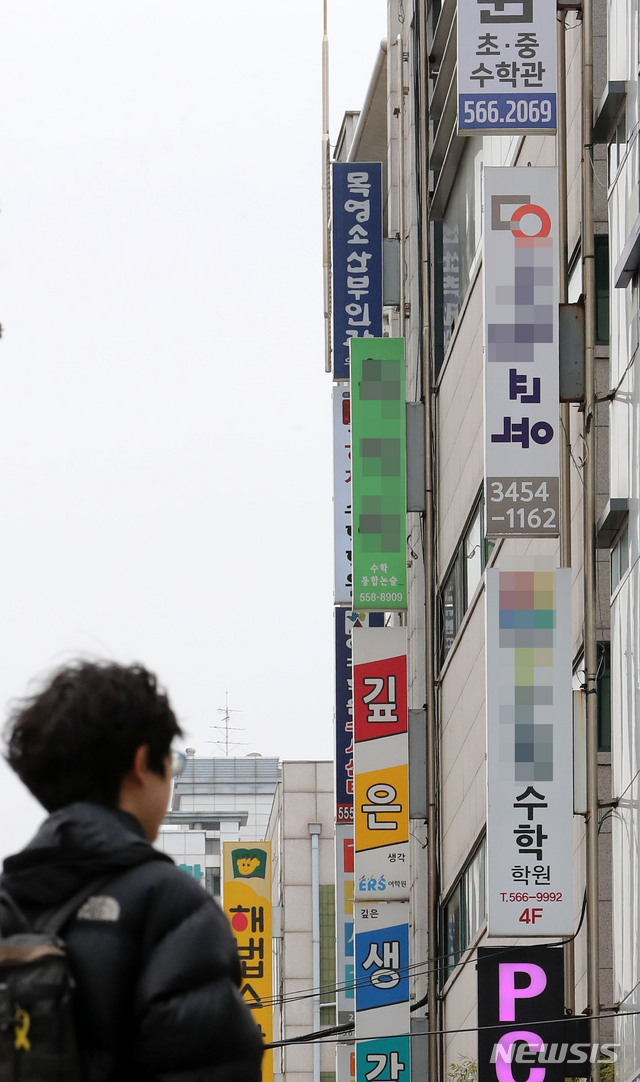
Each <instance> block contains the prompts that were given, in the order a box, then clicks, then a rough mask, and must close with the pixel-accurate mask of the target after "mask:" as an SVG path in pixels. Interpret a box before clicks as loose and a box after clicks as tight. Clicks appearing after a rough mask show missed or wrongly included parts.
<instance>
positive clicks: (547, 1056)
mask: <svg viewBox="0 0 640 1082" xmlns="http://www.w3.org/2000/svg"><path fill="white" fill-rule="evenodd" d="M477 970H478V1082H512V1080H514V1079H519V1078H523V1079H524V1078H527V1079H529V1080H531V1082H533V1080H534V1079H537V1080H538V1082H564V1079H565V1078H566V1077H567V1076H568V1077H569V1078H574V1077H578V1078H581V1077H583V1078H586V1077H588V1075H589V1072H590V1061H592V1049H591V1043H590V1039H589V1019H588V1018H584V1017H580V1018H573V1017H568V1016H565V1006H564V961H563V952H562V947H551V946H535V947H533V946H528V947H480V948H478V963H477ZM605 1047H606V1046H604V1045H603V1046H601V1048H600V1049H597V1050H596V1055H602V1053H603V1052H604V1050H605ZM614 1059H615V1055H614Z"/></svg>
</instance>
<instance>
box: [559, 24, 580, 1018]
mask: <svg viewBox="0 0 640 1082" xmlns="http://www.w3.org/2000/svg"><path fill="white" fill-rule="evenodd" d="M565 26H566V15H565V13H564V11H559V12H558V16H557V35H558V114H557V115H558V135H557V142H556V146H557V154H558V158H557V160H558V197H559V198H558V208H559V214H558V234H559V237H558V239H559V249H560V274H559V291H558V292H559V297H560V303H561V304H566V302H567V294H568V288H567V286H568V282H567V277H568V276H567V263H568V242H567V94H566V79H567V56H566V48H565ZM560 420H561V423H562V438H561V440H560V500H561V505H560V566H561V567H571V429H570V425H571V412H570V407H569V403H568V402H561V403H560ZM564 983H565V1005H566V1006H567V1007H568V1009H569V1010H570V1011H571V1013H572V1014H574V1013H575V986H576V966H575V943H574V941H573V939H569V940H568V941H567V942H566V943H565V945H564Z"/></svg>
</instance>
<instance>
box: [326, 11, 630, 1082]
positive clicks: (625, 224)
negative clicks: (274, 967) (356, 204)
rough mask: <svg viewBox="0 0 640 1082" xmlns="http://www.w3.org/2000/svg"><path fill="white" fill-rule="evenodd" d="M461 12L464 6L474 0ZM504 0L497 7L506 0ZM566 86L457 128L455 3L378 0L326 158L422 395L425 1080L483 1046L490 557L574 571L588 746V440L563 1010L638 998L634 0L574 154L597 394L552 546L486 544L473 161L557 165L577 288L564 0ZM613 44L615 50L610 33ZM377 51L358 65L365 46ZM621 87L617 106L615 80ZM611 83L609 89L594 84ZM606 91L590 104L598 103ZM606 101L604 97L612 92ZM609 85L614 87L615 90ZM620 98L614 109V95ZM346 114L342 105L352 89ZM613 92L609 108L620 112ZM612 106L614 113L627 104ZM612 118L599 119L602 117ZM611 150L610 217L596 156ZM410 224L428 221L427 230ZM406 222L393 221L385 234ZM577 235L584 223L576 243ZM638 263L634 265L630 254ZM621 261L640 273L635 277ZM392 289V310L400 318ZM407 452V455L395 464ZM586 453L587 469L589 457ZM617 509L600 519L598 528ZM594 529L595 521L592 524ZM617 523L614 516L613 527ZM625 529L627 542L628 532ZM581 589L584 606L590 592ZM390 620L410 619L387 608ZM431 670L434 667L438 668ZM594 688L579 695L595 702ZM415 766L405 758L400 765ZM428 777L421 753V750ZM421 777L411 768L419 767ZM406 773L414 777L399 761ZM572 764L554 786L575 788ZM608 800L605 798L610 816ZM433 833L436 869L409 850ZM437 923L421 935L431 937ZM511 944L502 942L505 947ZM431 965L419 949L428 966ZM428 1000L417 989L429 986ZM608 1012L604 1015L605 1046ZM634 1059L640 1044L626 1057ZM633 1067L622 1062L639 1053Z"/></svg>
mask: <svg viewBox="0 0 640 1082" xmlns="http://www.w3.org/2000/svg"><path fill="white" fill-rule="evenodd" d="M474 6H475V5H474ZM503 9H504V6H503ZM558 11H559V15H558V19H559V42H560V50H559V52H560V57H561V67H560V83H561V87H562V89H563V90H564V91H565V94H566V127H565V128H564V129H563V128H562V125H561V130H560V134H559V135H558V137H557V138H556V136H554V135H520V136H503V137H498V136H493V135H484V136H483V135H475V136H462V135H460V134H458V131H457V126H456V3H455V0H443V2H440V0H432V2H428V3H426V4H419V3H418V2H417V0H389V3H388V27H387V31H388V32H387V42H386V43H384V44H383V45H382V47H381V49H380V53H379V55H378V57H377V60H375V66H374V68H373V73H372V79H371V83H370V87H369V91H368V93H367V96H366V98H365V101H364V102H363V103H362V108H361V111H360V113H359V114H357V113H354V112H349V113H347V114H346V116H345V120H344V123H343V126H342V130H341V132H340V133H339V135H338V138H337V141H336V151H335V160H338V161H343V162H351V161H353V162H358V161H360V162H373V161H380V160H381V161H382V162H383V167H384V168H383V175H384V178H385V187H384V190H383V206H384V222H383V235H384V236H385V237H386V238H388V240H389V241H390V243H391V244H392V245H393V243H394V242H395V244H396V246H397V245H398V244H400V246H401V252H402V255H401V259H400V261H399V262H400V266H401V274H402V276H403V282H402V285H403V289H402V291H400V290H399V288H398V284H397V283H396V287H395V289H396V291H395V303H394V297H393V290H390V289H389V284H388V283H387V287H386V288H387V294H386V302H387V303H386V306H385V308H384V315H383V324H384V333H385V334H389V335H390V336H393V337H396V336H398V337H404V339H405V343H406V358H407V372H406V376H407V388H408V391H407V398H408V399H409V400H410V401H412V402H415V403H420V402H422V403H425V402H426V406H427V407H428V409H427V416H428V417H429V416H430V418H431V422H432V431H431V438H430V439H429V440H428V441H427V442H428V450H429V451H430V453H431V454H432V463H431V467H432V468H431V472H430V474H428V475H427V477H426V485H425V488H426V490H427V491H426V498H425V504H424V506H425V510H424V511H413V512H410V513H408V515H407V535H408V540H407V566H408V569H409V570H408V575H409V605H408V611H407V613H406V624H407V630H408V641H409V703H408V705H409V708H410V709H413V710H414V711H416V712H419V711H420V710H423V709H424V706H425V703H426V704H427V708H426V717H427V721H426V725H427V727H428V731H429V732H430V733H431V734H432V735H433V746H434V761H433V764H432V765H433V769H434V775H433V776H434V788H433V791H432V792H429V793H428V794H427V799H426V800H425V802H424V803H425V807H426V808H427V812H426V814H425V818H426V820H427V834H426V836H425V824H424V823H423V822H422V821H415V822H414V823H413V824H412V835H413V838H414V851H413V858H414V883H413V890H412V903H411V912H412V929H411V931H412V934H413V958H412V961H413V965H414V966H415V974H416V976H415V978H414V991H413V998H414V1005H416V1004H418V1003H421V1004H422V1006H421V1008H420V1010H419V1011H417V1012H415V1013H416V1015H418V1016H420V1017H422V1018H424V1017H425V1016H426V1015H428V1012H429V1007H430V1008H431V1010H432V1012H433V1013H432V1015H431V1017H430V1018H428V1026H429V1029H432V1030H434V1031H435V1032H436V1034H442V1036H436V1038H435V1039H434V1040H433V1041H432V1043H431V1059H430V1070H431V1072H432V1073H431V1082H436V1078H437V1079H440V1080H442V1079H445V1078H446V1076H447V1072H448V1071H449V1070H450V1068H451V1066H452V1064H453V1063H459V1062H460V1059H461V1057H463V1056H465V1055H466V1056H469V1057H470V1058H471V1059H475V1057H476V1047H477V1045H476V1034H475V1032H474V1027H475V1026H477V1024H478V1021H477V1019H478V1015H477V984H476V981H477V976H476V967H475V961H476V948H477V947H478V946H479V945H481V946H489V945H496V941H495V940H494V941H493V942H489V941H488V940H487V924H486V901H485V861H486V805H487V779H486V750H487V742H486V722H487V719H486V698H485V691H486V678H485V636H486V631H485V605H484V601H485V575H484V570H485V567H486V566H487V565H491V566H494V567H497V568H501V567H503V566H504V564H505V562H506V561H509V562H510V563H513V562H514V561H517V560H518V559H522V560H523V561H524V560H529V559H530V557H532V556H543V557H546V558H548V559H549V560H551V561H553V563H554V565H555V566H558V567H559V566H568V567H570V568H571V569H572V584H573V585H572V599H571V602H572V629H571V656H572V661H573V670H574V685H573V686H574V690H575V692H576V695H575V711H576V719H575V724H576V734H577V735H576V749H577V752H578V759H580V757H581V756H582V755H583V754H584V738H583V737H582V736H581V735H580V733H581V731H582V729H581V726H582V714H583V713H584V709H585V705H584V704H585V699H586V695H585V693H584V689H585V684H586V680H585V672H584V669H585V662H584V619H585V602H584V592H585V586H584V583H585V579H584V575H585V560H584V552H585V542H584V537H585V526H584V525H583V516H584V501H583V491H584V482H585V461H584V446H585V443H584V441H585V435H587V436H588V437H589V439H591V437H592V435H593V434H594V433H595V440H594V441H593V443H592V445H591V446H592V450H591V452H590V453H591V454H593V455H594V456H595V463H596V501H595V502H596V514H595V517H594V519H593V521H587V523H586V531H587V534H586V536H587V543H588V544H590V539H591V536H592V535H593V536H594V537H595V533H596V519H597V518H602V520H603V525H602V528H601V530H600V532H599V540H598V545H599V547H598V552H597V560H596V571H597V585H596V591H595V598H596V606H595V608H596V614H595V635H596V638H597V650H598V666H597V673H595V674H590V676H589V679H591V678H593V681H594V684H595V685H596V687H595V689H594V690H595V691H596V692H597V699H598V707H599V723H600V742H599V754H598V760H597V764H596V766H597V775H598V784H599V791H600V801H601V805H602V806H601V808H600V809H595V816H596V817H597V818H595V819H594V818H593V817H592V822H594V821H596V822H597V821H598V818H599V825H600V830H599V836H598V841H597V848H598V861H597V873H598V876H599V895H598V899H597V902H596V904H594V905H593V906H592V907H591V914H592V916H593V915H594V913H597V916H598V917H599V923H600V952H599V957H598V959H597V962H596V965H595V969H596V971H597V973H598V976H599V984H600V988H599V1002H597V1003H590V1002H589V983H588V942H587V927H588V925H587V923H586V922H585V921H584V920H583V919H581V915H582V904H583V898H584V895H585V889H586V881H587V846H586V825H585V824H586V816H585V797H584V775H583V774H581V773H580V770H578V775H577V784H576V791H575V811H576V814H575V815H574V818H573V833H574V885H575V890H574V896H575V906H574V909H575V912H574V929H575V937H574V938H573V939H571V941H570V943H569V944H568V945H567V946H566V948H565V969H566V977H565V1005H566V1007H567V1008H569V1009H570V1010H572V1011H575V1012H576V1013H580V1012H583V1011H586V1012H588V1013H593V1014H599V1013H601V1012H603V1013H604V1014H609V1015H610V1014H611V1007H612V1005H613V1003H614V1001H620V1000H622V998H623V997H624V996H628V999H627V1000H626V1004H629V1005H631V1006H630V1008H629V1009H638V1007H639V998H640V993H639V991H638V983H639V982H640V972H638V970H639V968H640V943H639V941H638V940H639V936H640V926H639V911H638V904H639V898H640V846H639V842H640V832H639V830H638V822H637V800H638V795H639V794H640V788H639V784H640V783H639V782H638V778H637V773H638V771H639V769H640V763H639V762H638V759H639V758H640V748H639V744H638V737H637V733H636V714H637V707H638V706H640V702H638V697H639V690H638V689H639V688H640V676H639V675H638V672H637V671H636V670H637V663H636V661H635V657H636V654H637V653H638V651H637V649H636V643H635V638H636V633H635V627H636V624H637V623H638V620H639V618H640V605H639V602H640V587H639V585H638V584H640V578H636V572H637V567H638V564H637V559H638V555H639V553H640V515H639V514H638V496H639V495H640V470H639V467H638V462H639V456H638V432H640V396H639V393H638V388H637V387H636V386H635V381H634V372H635V369H634V367H633V366H632V364H631V362H632V360H633V357H634V353H635V351H636V350H637V346H638V289H637V267H638V265H639V264H640V239H639V238H640V202H639V187H638V178H639V163H638V140H637V128H638V112H637V109H638V105H637V77H638V63H639V58H638V5H637V2H636V0H612V2H611V3H610V4H609V37H610V44H609V73H608V75H607V71H606V56H607V49H606V32H607V27H606V4H605V3H604V0H598V2H597V3H596V4H595V10H594V31H593V54H594V55H593V59H594V88H593V106H594V112H595V116H596V133H595V138H594V143H595V146H593V147H592V148H589V150H588V151H587V152H586V153H587V156H588V158H589V159H590V162H591V163H592V169H593V172H594V176H595V183H594V184H593V225H594V232H595V241H594V246H595V265H596V295H595V297H593V300H594V301H595V306H596V321H595V335H596V337H595V350H594V358H595V372H596V390H597V393H598V399H599V400H598V401H597V402H595V401H593V402H591V403H587V404H586V408H585V404H584V403H583V402H580V401H574V402H566V403H564V404H563V405H562V406H561V407H560V406H559V412H561V426H563V428H564V430H565V431H566V432H567V434H568V437H569V440H568V446H567V447H566V448H565V449H564V450H563V458H562V464H561V474H562V491H563V494H564V497H565V503H564V512H563V517H562V530H561V538H560V539H551V538H548V539H547V538H541V539H537V538H536V539H514V538H507V539H501V540H498V541H497V543H496V544H495V545H494V544H489V543H488V542H487V540H486V539H485V537H484V533H483V459H484V437H483V411H484V404H483V266H482V246H481V241H482V235H483V220H482V213H483V210H482V207H483V168H484V166H513V167H522V168H523V169H526V168H527V167H528V166H556V165H558V164H559V163H561V162H562V160H563V158H565V159H566V177H567V179H566V190H562V191H561V193H560V198H561V205H562V208H563V212H564V217H565V219H566V227H565V228H566V251H565V254H564V255H563V257H562V258H561V264H562V268H561V300H562V301H565V302H567V301H568V302H578V301H579V299H580V298H581V296H582V294H583V292H584V288H585V285H584V278H583V269H582V264H583V237H582V208H581V198H580V196H581V188H582V180H583V177H582V173H581V159H582V157H583V153H582V134H581V115H582V75H583V70H582V58H581V57H582V52H581V50H582V27H583V22H582V13H581V12H579V11H577V10H576V8H575V6H574V7H572V8H571V9H569V7H568V6H567V9H566V10H565V7H564V6H563V7H559V9H558ZM623 43H624V44H623ZM373 59H375V58H372V60H373ZM621 87H622V88H623V90H624V91H625V92H626V99H625V98H624V95H623V90H621ZM605 91H606V93H605ZM603 93H605V98H604V103H603V104H602V105H599V103H600V102H601V98H602V95H603ZM616 95H618V96H617V97H616ZM621 95H623V96H621ZM625 100H626V111H625V108H623V102H624V101H625ZM345 104H346V105H348V106H349V107H350V108H352V107H353V105H354V103H353V102H348V103H345ZM616 105H617V110H616ZM620 110H622V112H620ZM608 126H610V131H609V130H608ZM608 135H611V137H612V143H611V146H610V149H609V162H610V181H611V188H610V191H609V217H610V223H608V220H607V200H606V195H607V162H606V157H607V154H606V151H605V148H604V146H603V145H602V144H603V140H606V138H607V137H608ZM423 226H425V228H424V229H423ZM609 228H610V230H611V237H612V240H611V245H612V256H611V266H612V267H615V266H616V261H619V260H620V259H622V255H621V253H622V252H623V249H625V245H626V249H625V254H624V260H623V262H625V266H626V267H627V270H626V271H625V274H624V275H623V277H625V275H626V276H627V282H628V283H629V284H627V285H625V288H624V289H619V290H618V291H617V295H616V297H615V298H614V302H613V306H612V317H611V318H612V334H611V342H612V347H611V348H612V364H611V375H610V372H609V334H608V318H607V315H608V294H609V287H610V284H611V285H615V282H614V283H610V276H609V274H608V269H607V268H608V263H607V254H608V246H607V236H608V231H609ZM401 230H402V235H400V233H401ZM587 242H589V238H587ZM633 260H635V264H634V267H635V269H634V271H633V273H632V274H630V272H629V264H630V262H633ZM634 275H635V277H634ZM400 296H402V297H403V299H404V310H403V311H400ZM610 387H611V388H615V387H617V388H618V392H619V393H618V394H617V396H616V398H615V400H614V405H613V408H612V437H611V439H612V442H611V460H612V480H611V495H612V496H616V497H621V498H624V499H627V500H628V501H629V509H630V510H629V527H628V534H627V533H626V532H624V530H623V531H622V533H620V534H618V535H617V536H616V537H615V538H614V545H615V548H614V561H613V566H614V569H615V575H616V585H615V590H616V592H615V593H614V607H613V628H614V631H613V642H612V645H611V668H612V680H613V688H614V708H613V717H612V736H611V738H610V737H609V733H608V720H609V695H608V682H609V637H610V632H609V595H610V589H609V553H608V548H607V539H609V540H611V536H612V535H611V530H612V529H614V526H615V523H616V521H617V527H615V528H620V525H621V523H620V520H619V519H618V520H616V518H615V514H616V507H615V505H614V506H613V507H612V506H611V504H609V503H608V501H609V494H610V490H609V477H608V450H609V446H608V432H607V421H608V405H607V402H606V398H607V397H608V391H609V388H610ZM409 465H410V467H411V465H412V464H411V463H410V464H409ZM589 465H590V463H589ZM612 524H613V525H612ZM607 531H609V532H607ZM614 532H615V529H614ZM627 538H628V540H627ZM590 600H591V599H590V598H589V602H590ZM392 619H394V620H395V621H397V622H401V621H403V620H404V619H405V617H404V615H402V616H400V617H398V616H394V617H392ZM431 663H432V664H433V672H431ZM591 701H594V700H591ZM610 741H611V742H612V743H613V755H614V783H613V792H614V794H621V793H622V792H624V793H625V809H624V811H623V813H622V815H619V814H618V815H614V816H613V817H612V816H611V814H610V811H609V808H608V802H609V801H610V799H611V770H610V762H611V756H610ZM411 766H412V768H415V766H416V764H415V762H414V763H412V764H411ZM424 772H425V773H428V764H427V763H425V771H424ZM418 773H419V772H418ZM414 777H415V775H414ZM571 781H572V779H571V778H569V777H568V778H567V785H571ZM621 808H622V805H621V806H620V807H619V808H618V813H619V812H620V811H621ZM612 823H613V829H614V831H615V832H616V834H615V836H616V839H617V841H616V846H617V849H616V857H615V861H616V862H617V863H616V864H615V865H614V874H613V883H614V884H615V890H616V899H615V903H614V912H615V936H614V939H615V943H616V954H615V958H616V961H615V966H616V971H615V975H614V978H613V979H614V980H615V987H614V986H613V984H612V961H611V957H612V940H611V897H612V875H611V855H610V845H611V829H612ZM429 837H431V840H432V842H433V845H432V847H431V858H432V859H431V862H430V865H429V869H428V870H427V867H426V860H427V855H426V854H425V850H424V845H425V842H426V840H427V839H428V838H429ZM429 930H430V932H431V936H430V939H429V940H427V933H428V931H429ZM509 942H512V943H514V942H515V940H513V939H512V940H510V941H509ZM427 959H428V963H427ZM428 993H430V997H431V998H430V1001H427V994H428ZM626 1025H627V1027H628V1029H625V1028H624V1027H622V1026H621V1027H620V1032H622V1031H623V1030H624V1033H625V1041H626V1043H627V1045H628V1047H629V1048H632V1049H633V1054H632V1056H631V1059H630V1060H629V1061H628V1063H626V1064H625V1068H624V1071H623V1074H619V1069H618V1068H616V1079H617V1080H618V1079H620V1078H623V1079H624V1082H632V1080H633V1079H635V1078H637V1077H638V1072H640V1059H639V1058H638V1057H640V1025H639V1024H638V1022H637V1020H636V1019H635V1018H633V1017H630V1018H629V1020H628V1021H627V1023H626ZM612 1029H613V1023H612V1022H611V1020H609V1021H608V1022H607V1021H603V1024H602V1034H603V1039H605V1038H607V1039H611V1038H612V1036H613V1033H612ZM634 1057H635V1058H634ZM632 1061H633V1062H632Z"/></svg>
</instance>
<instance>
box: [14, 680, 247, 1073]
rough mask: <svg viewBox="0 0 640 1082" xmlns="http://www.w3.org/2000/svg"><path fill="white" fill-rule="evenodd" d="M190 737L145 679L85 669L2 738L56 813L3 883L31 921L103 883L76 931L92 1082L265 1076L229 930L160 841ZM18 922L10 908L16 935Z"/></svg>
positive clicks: (70, 946) (70, 929) (49, 692)
mask: <svg viewBox="0 0 640 1082" xmlns="http://www.w3.org/2000/svg"><path fill="white" fill-rule="evenodd" d="M178 735H182V733H181V730H180V727H179V725H178V723H177V721H176V718H175V715H174V713H173V711H172V709H171V706H170V705H169V702H168V699H167V697H166V695H165V694H164V693H163V692H162V691H161V690H160V689H159V688H158V686H157V683H156V680H155V677H153V676H152V675H151V674H150V673H149V672H147V670H146V669H144V668H143V667H142V666H139V665H134V666H130V667H125V666H120V665H116V664H113V663H88V662H78V663H76V664H74V665H71V666H68V667H65V668H64V669H62V670H60V671H59V672H58V673H57V674H56V675H55V676H54V677H53V678H52V679H50V681H49V682H48V683H47V685H46V686H45V687H44V689H43V690H42V691H41V692H39V693H38V694H37V695H35V696H34V697H33V698H32V699H30V700H28V701H26V702H25V703H22V704H20V705H19V706H18V707H16V709H15V710H14V711H13V713H12V716H11V717H10V719H9V722H8V723H7V726H6V729H5V741H6V747H7V753H6V758H7V760H8V762H9V763H10V765H11V766H12V767H13V769H14V770H15V771H16V773H17V774H18V775H19V777H20V778H21V779H22V781H23V782H24V783H25V784H26V785H27V787H28V788H29V789H30V790H31V792H32V793H33V794H34V796H36V797H37V799H38V800H39V801H40V802H41V803H42V804H43V805H44V807H45V808H46V809H47V810H48V811H49V812H50V813H51V814H50V816H49V818H48V819H47V820H46V821H45V823H44V824H43V825H42V827H41V828H40V830H39V831H38V833H37V834H36V836H35V838H34V839H33V840H32V841H31V842H30V844H29V845H28V846H27V847H26V848H25V849H24V850H22V852H20V853H17V854H16V855H15V856H12V857H8V858H7V859H6V860H5V862H4V873H3V875H2V878H1V879H0V886H1V887H2V888H3V890H5V891H6V892H7V893H8V894H9V895H10V897H11V898H12V899H13V901H14V902H15V903H17V905H18V906H19V907H20V908H21V909H22V911H23V912H24V914H25V916H26V917H27V918H28V919H29V920H32V919H35V918H36V917H37V916H38V915H39V914H41V913H43V912H45V911H47V910H52V909H54V908H55V907H60V906H62V905H63V904H64V902H65V901H66V900H67V899H69V898H71V897H73V896H74V895H75V894H77V893H78V892H79V891H80V890H81V889H82V887H83V886H84V885H86V884H89V883H91V882H92V881H97V882H98V883H99V884H100V885H99V886H97V887H96V889H95V891H94V894H93V895H92V896H91V897H89V898H88V900H87V901H86V902H85V903H84V904H83V905H82V906H81V907H80V909H79V911H78V912H77V914H76V916H75V918H73V919H72V920H71V921H70V923H69V924H68V926H67V928H66V930H65V932H64V938H65V940H66V943H67V950H68V954H69V958H70V964H71V967H72V971H73V975H74V978H75V981H76V995H75V999H74V1012H75V1019H76V1036H77V1041H78V1045H79V1053H80V1059H81V1067H82V1075H83V1079H84V1080H85V1082H134V1079H135V1082H259V1080H260V1077H261V1072H260V1063H261V1059H262V1037H261V1034H260V1031H259V1029H258V1026H257V1025H256V1023H255V1022H254V1019H253V1016H252V1013H251V1011H250V1010H249V1008H248V1007H247V1006H246V1004H245V1002H244V1000H243V999H242V997H241V995H240V992H239V987H240V984H241V979H242V976H241V969H240V962H239V960H238V953H237V949H236V945H235V941H234V939H233V936H232V934H231V929H230V927H229V924H228V922H227V919H226V917H225V916H224V914H223V913H222V911H221V910H220V908H219V907H218V905H217V904H216V903H215V901H214V900H213V898H211V897H210V896H209V895H208V894H207V893H206V892H205V891H204V890H203V889H202V887H201V886H200V885H199V884H198V883H196V882H195V880H193V879H192V878H190V877H189V876H188V875H187V874H186V873H185V872H183V871H181V870H180V869H179V868H176V866H175V864H174V863H173V861H172V860H171V859H170V858H169V857H167V856H165V854H164V853H160V852H158V851H157V850H155V849H154V848H153V846H152V845H151V842H153V841H155V839H156V837H157V834H158V829H159V827H160V823H161V822H162V819H163V817H164V814H165V812H166V808H167V803H168V799H169V793H170V787H171V776H172V753H171V741H172V739H173V738H174V737H175V736H178ZM103 878H104V882H103ZM11 920H12V914H11V912H10V910H9V909H8V908H6V907H3V906H2V904H0V929H1V930H2V932H3V934H5V935H6V934H9V933H10V932H12V931H13V930H14V929H13V928H12V927H11Z"/></svg>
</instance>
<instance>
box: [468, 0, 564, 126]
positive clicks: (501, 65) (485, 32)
mask: <svg viewBox="0 0 640 1082" xmlns="http://www.w3.org/2000/svg"><path fill="white" fill-rule="evenodd" d="M556 48H557V45H556V0H478V2H477V3H475V4H469V3H464V2H463V0H458V131H459V133H460V134H461V135H465V134H466V135H473V134H474V133H475V132H483V133H486V132H495V133H496V134H499V135H506V134H507V133H509V134H513V133H514V132H517V133H524V132H554V131H555V130H556Z"/></svg>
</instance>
